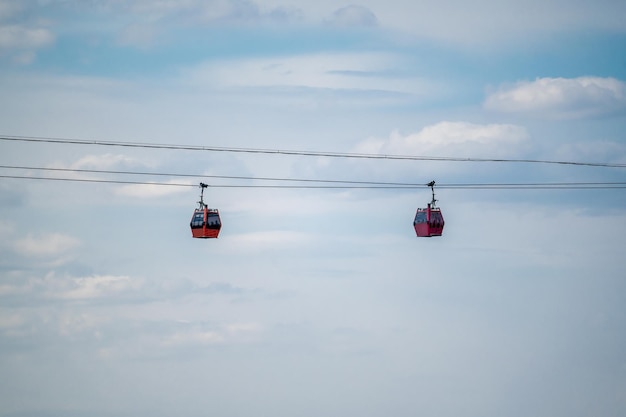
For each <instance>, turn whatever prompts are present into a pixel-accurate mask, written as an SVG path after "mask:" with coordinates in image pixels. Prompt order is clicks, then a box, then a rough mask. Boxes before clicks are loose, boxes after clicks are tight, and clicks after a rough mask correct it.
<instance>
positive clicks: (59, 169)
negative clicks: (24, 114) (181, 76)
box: [0, 165, 424, 187]
mask: <svg viewBox="0 0 626 417" xmlns="http://www.w3.org/2000/svg"><path fill="white" fill-rule="evenodd" d="M0 168H4V169H19V170H33V171H53V172H54V171H57V172H77V173H90V174H120V175H149V176H162V177H186V178H216V179H230V180H255V181H285V182H315V183H328V184H362V185H388V186H406V187H421V186H423V185H424V184H416V183H401V182H378V181H349V180H321V179H308V178H275V177H250V176H236V175H206V174H183V173H165V172H145V171H116V170H99V169H80V168H54V167H32V166H13V165H0Z"/></svg>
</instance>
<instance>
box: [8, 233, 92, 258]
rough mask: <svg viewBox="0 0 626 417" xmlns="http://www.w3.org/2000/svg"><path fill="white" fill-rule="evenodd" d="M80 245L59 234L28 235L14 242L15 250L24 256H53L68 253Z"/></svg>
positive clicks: (72, 239)
mask: <svg viewBox="0 0 626 417" xmlns="http://www.w3.org/2000/svg"><path fill="white" fill-rule="evenodd" d="M79 244H80V240H78V239H76V238H75V237H72V236H68V235H64V234H61V233H51V234H43V235H29V236H27V237H24V238H22V239H18V240H17V241H16V242H15V248H16V250H17V251H18V252H20V253H22V254H24V255H32V256H54V255H59V254H63V253H66V252H68V251H69V250H71V249H73V248H75V247H76V246H78V245H79Z"/></svg>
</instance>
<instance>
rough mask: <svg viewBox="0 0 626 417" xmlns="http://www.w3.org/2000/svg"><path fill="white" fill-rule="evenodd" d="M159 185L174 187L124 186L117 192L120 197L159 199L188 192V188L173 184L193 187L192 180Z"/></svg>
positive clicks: (173, 181)
mask: <svg viewBox="0 0 626 417" xmlns="http://www.w3.org/2000/svg"><path fill="white" fill-rule="evenodd" d="M159 184H172V185H169V186H168V185H158V184H129V185H124V186H122V187H120V188H118V189H117V190H116V193H117V194H118V195H123V196H128V197H136V198H159V197H164V196H168V195H172V194H178V193H182V192H186V191H188V190H187V187H183V186H175V185H173V184H188V185H190V186H191V185H193V183H192V181H190V180H169V181H163V182H159Z"/></svg>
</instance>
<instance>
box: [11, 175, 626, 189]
mask: <svg viewBox="0 0 626 417" xmlns="http://www.w3.org/2000/svg"><path fill="white" fill-rule="evenodd" d="M0 178H7V179H27V180H48V181H74V182H92V183H108V184H128V185H156V186H170V187H197V186H198V184H185V183H172V182H148V181H127V180H107V179H95V178H67V177H66V178H63V177H41V176H28V175H5V174H0ZM390 184H392V183H390ZM426 186H427V184H406V185H359V184H354V185H277V184H274V185H255V184H210V185H209V187H212V188H286V189H396V190H398V189H417V188H423V187H426ZM437 187H439V188H447V189H482V190H503V189H510V190H520V189H523V190H567V189H626V182H574V183H563V182H558V183H526V184H524V183H503V184H497V183H492V184H487V183H484V184H471V183H466V184H462V183H458V184H445V183H444V184H437Z"/></svg>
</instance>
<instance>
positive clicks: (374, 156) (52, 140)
mask: <svg viewBox="0 0 626 417" xmlns="http://www.w3.org/2000/svg"><path fill="white" fill-rule="evenodd" d="M0 140H5V141H20V142H35V143H55V144H72V145H97V146H120V147H127V148H150V149H169V150H187V151H208V152H233V153H251V154H274V155H291V156H314V157H329V158H357V159H388V160H405V161H439V162H501V163H527V164H551V165H572V166H589V167H602V168H626V164H622V163H609V162H584V161H558V160H547V159H513V158H461V157H448V156H441V157H439V156H416V155H383V154H369V153H350V152H321V151H299V150H280V149H262V148H257V149H255V148H231V147H218V146H201V145H176V144H157V143H144V142H120V141H102V140H83V139H64V138H45V137H32V136H7V135H4V136H0Z"/></svg>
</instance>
